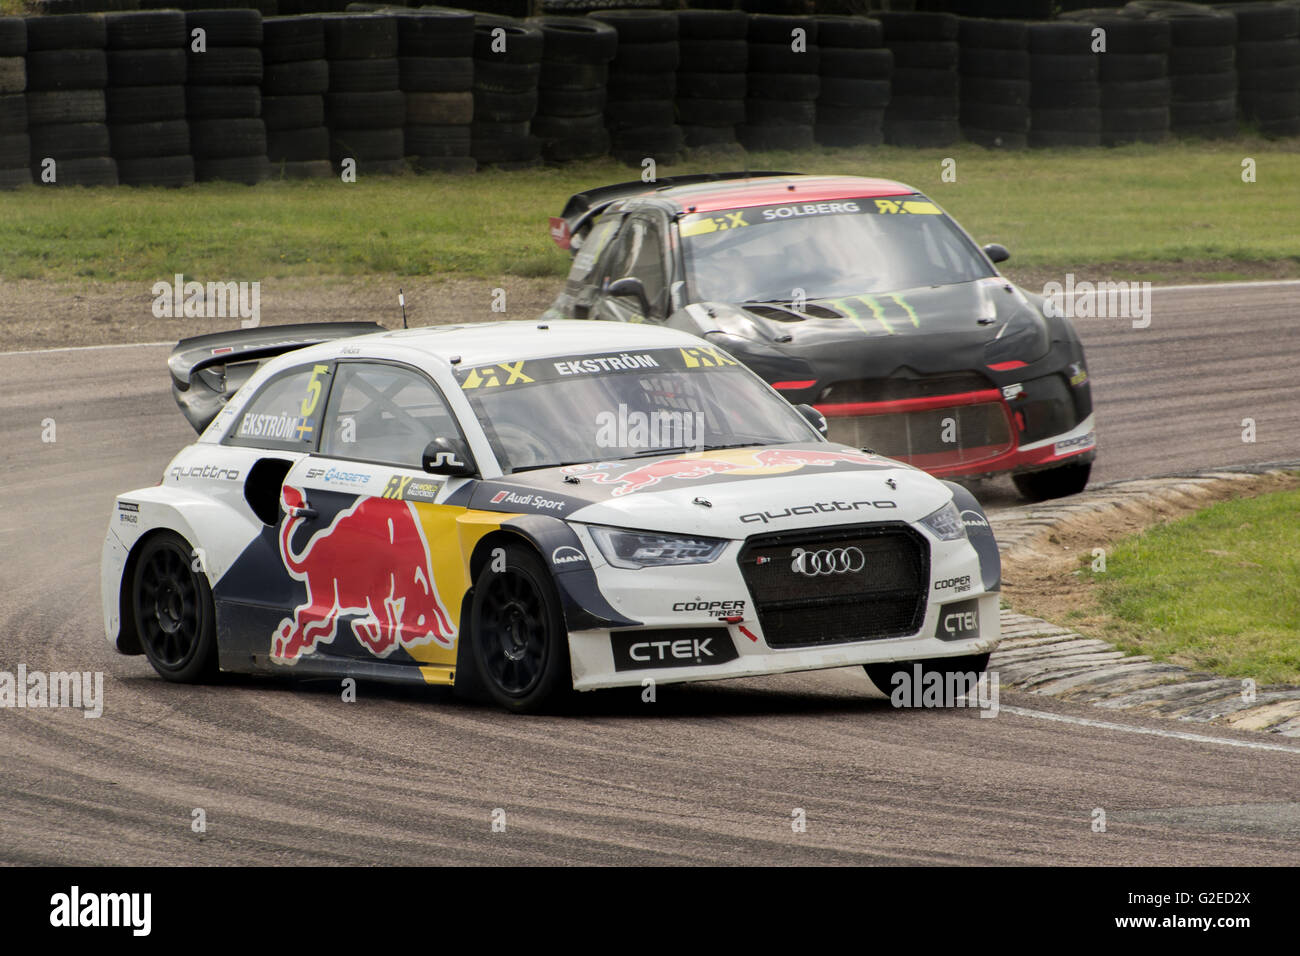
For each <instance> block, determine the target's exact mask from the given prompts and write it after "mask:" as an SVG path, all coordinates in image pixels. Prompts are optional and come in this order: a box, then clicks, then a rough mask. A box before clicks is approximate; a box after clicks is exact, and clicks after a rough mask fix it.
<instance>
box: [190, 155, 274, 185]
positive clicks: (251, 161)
mask: <svg viewBox="0 0 1300 956" xmlns="http://www.w3.org/2000/svg"><path fill="white" fill-rule="evenodd" d="M270 174H271V164H270V162H269V161H268V160H267V158H266V156H265V155H258V156H230V157H224V158H221V159H201V158H199V157H198V156H195V158H194V179H195V181H196V182H201V183H206V182H212V181H218V182H227V183H243V184H244V185H245V186H256V185H257V184H258V183H260V182H263V181H265V180H266V179H268V178H269V177H270Z"/></svg>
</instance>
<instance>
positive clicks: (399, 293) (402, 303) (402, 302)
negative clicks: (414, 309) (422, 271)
mask: <svg viewBox="0 0 1300 956" xmlns="http://www.w3.org/2000/svg"><path fill="white" fill-rule="evenodd" d="M397 304H398V305H400V306H401V307H402V328H406V296H404V295H402V290H401V289H398V290H397Z"/></svg>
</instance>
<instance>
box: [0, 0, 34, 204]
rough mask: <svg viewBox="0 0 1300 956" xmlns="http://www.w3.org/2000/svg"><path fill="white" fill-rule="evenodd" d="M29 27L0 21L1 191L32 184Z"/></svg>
mask: <svg viewBox="0 0 1300 956" xmlns="http://www.w3.org/2000/svg"><path fill="white" fill-rule="evenodd" d="M26 52H27V24H26V23H25V22H24V21H23V18H22V17H0V189H13V188H15V187H17V186H27V185H30V184H31V181H32V170H31V166H30V165H28V164H29V163H30V162H31V138H30V137H29V136H28V135H27V96H26V93H25V92H24V91H25V90H26V89H27V61H26V59H25V58H24V56H23V55H24V54H25V53H26Z"/></svg>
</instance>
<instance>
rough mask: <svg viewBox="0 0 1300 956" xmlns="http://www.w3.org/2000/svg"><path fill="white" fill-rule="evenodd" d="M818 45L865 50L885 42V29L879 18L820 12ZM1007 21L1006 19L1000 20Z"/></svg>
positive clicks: (818, 17)
mask: <svg viewBox="0 0 1300 956" xmlns="http://www.w3.org/2000/svg"><path fill="white" fill-rule="evenodd" d="M816 19H817V45H818V46H820V47H822V49H823V52H825V50H826V49H849V50H865V49H871V48H873V47H878V46H880V44H881V43H883V42H884V31H883V30H882V29H881V26H880V21H879V20H871V19H868V18H867V17H851V16H838V15H836V14H831V13H827V14H819V15H818V16H817V18H816ZM1000 22H1004V23H1005V22H1006V21H1000Z"/></svg>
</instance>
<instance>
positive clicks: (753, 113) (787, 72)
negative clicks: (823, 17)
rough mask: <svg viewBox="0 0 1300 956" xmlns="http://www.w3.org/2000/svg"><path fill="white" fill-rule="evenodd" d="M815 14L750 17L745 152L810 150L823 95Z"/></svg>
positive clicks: (743, 131) (742, 132)
mask: <svg viewBox="0 0 1300 956" xmlns="http://www.w3.org/2000/svg"><path fill="white" fill-rule="evenodd" d="M817 24H818V21H817V19H816V18H815V17H811V16H804V17H800V16H778V15H774V14H764V13H756V14H754V15H752V16H751V17H750V18H749V77H748V81H747V84H746V91H745V125H744V126H742V127H741V128H740V142H741V145H743V146H744V147H745V148H746V149H811V148H812V146H813V143H814V140H813V129H814V127H815V126H816V123H817V94H818V93H819V92H820V91H821V51H820V50H819V49H818V46H817Z"/></svg>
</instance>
